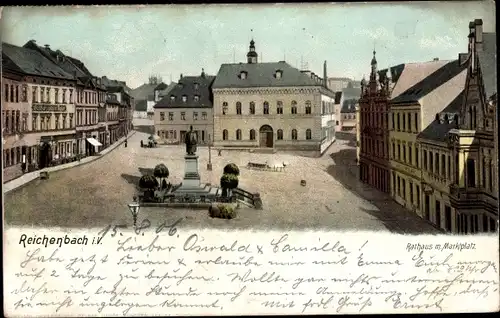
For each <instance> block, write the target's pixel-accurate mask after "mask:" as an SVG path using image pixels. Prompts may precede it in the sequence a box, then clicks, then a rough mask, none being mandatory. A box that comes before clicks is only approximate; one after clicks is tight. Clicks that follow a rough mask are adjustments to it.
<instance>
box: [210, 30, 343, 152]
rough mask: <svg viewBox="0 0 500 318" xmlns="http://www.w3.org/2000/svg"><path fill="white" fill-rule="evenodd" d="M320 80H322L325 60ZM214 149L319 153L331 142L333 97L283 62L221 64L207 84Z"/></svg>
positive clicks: (253, 58) (312, 77) (321, 83)
mask: <svg viewBox="0 0 500 318" xmlns="http://www.w3.org/2000/svg"><path fill="white" fill-rule="evenodd" d="M323 73H324V74H323V75H324V77H323V78H327V72H326V61H325V63H324V66H323ZM212 91H213V98H214V145H215V146H217V147H227V148H230V147H233V148H265V149H271V150H292V151H299V152H304V153H307V154H309V155H320V154H322V153H323V152H324V151H325V150H326V149H327V148H328V147H329V146H330V145H331V144H332V143H333V142H334V141H335V109H334V103H335V93H334V92H332V91H331V90H330V89H328V88H327V81H326V80H324V79H321V78H320V77H318V76H317V75H316V74H314V73H312V72H309V71H299V70H298V69H296V68H294V67H292V66H291V65H289V64H288V63H286V62H285V61H280V62H273V63H258V55H257V53H256V51H255V42H254V41H253V40H252V41H251V42H250V50H249V52H248V54H247V63H236V64H223V65H222V66H221V68H220V70H219V72H218V74H217V76H216V79H215V81H214V83H213V85H212Z"/></svg>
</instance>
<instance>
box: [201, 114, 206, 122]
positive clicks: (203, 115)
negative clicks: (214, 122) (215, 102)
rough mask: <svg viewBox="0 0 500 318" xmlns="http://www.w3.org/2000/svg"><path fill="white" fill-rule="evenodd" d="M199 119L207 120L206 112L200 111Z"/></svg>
mask: <svg viewBox="0 0 500 318" xmlns="http://www.w3.org/2000/svg"><path fill="white" fill-rule="evenodd" d="M201 119H202V120H207V112H202V113H201Z"/></svg>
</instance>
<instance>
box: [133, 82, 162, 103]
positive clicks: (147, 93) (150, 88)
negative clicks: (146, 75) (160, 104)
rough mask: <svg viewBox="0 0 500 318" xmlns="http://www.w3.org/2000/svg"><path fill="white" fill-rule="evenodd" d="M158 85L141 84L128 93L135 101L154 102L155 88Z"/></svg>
mask: <svg viewBox="0 0 500 318" xmlns="http://www.w3.org/2000/svg"><path fill="white" fill-rule="evenodd" d="M156 86H158V84H142V85H141V86H139V87H137V88H134V89H133V90H131V91H130V94H131V95H132V96H133V97H134V98H135V100H143V99H144V100H154V98H155V93H154V92H155V88H156Z"/></svg>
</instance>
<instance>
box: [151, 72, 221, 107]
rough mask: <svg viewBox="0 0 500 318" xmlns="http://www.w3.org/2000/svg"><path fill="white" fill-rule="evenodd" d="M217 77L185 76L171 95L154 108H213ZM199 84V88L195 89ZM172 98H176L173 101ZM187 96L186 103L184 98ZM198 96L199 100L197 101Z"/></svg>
mask: <svg viewBox="0 0 500 318" xmlns="http://www.w3.org/2000/svg"><path fill="white" fill-rule="evenodd" d="M214 80H215V76H209V75H203V76H184V77H182V78H181V79H180V80H179V83H177V84H176V85H175V86H174V87H173V88H172V90H171V91H170V92H169V94H168V95H167V96H165V97H163V98H162V99H161V100H160V101H159V102H158V103H156V105H155V106H154V108H185V107H186V108H188V107H192V108H212V106H213V98H212V84H213V82H214ZM195 84H197V87H195V86H196V85H195ZM172 96H173V97H174V98H175V99H174V100H172ZM183 96H186V97H187V101H186V102H184V101H183V100H182V97H183ZM195 96H198V98H199V100H198V101H196V100H195Z"/></svg>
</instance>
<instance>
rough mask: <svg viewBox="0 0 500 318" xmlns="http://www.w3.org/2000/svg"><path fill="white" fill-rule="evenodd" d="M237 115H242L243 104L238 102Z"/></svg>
mask: <svg viewBox="0 0 500 318" xmlns="http://www.w3.org/2000/svg"><path fill="white" fill-rule="evenodd" d="M236 114H237V115H241V103H240V102H236Z"/></svg>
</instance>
